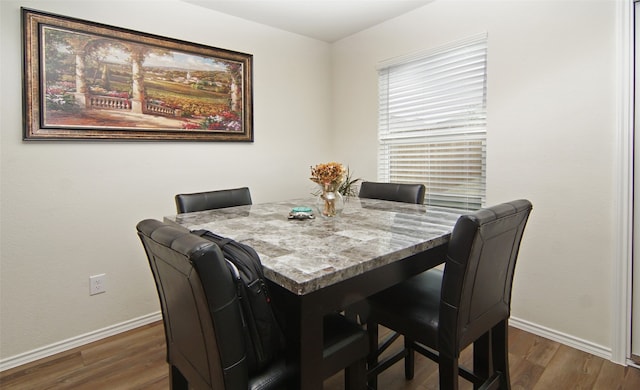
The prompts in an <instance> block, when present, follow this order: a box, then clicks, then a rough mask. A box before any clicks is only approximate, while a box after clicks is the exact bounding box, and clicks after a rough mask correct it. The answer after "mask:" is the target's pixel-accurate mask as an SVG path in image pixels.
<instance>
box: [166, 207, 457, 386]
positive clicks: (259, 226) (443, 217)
mask: <svg viewBox="0 0 640 390" xmlns="http://www.w3.org/2000/svg"><path fill="white" fill-rule="evenodd" d="M315 202H316V201H315V200H314V199H312V198H301V199H292V200H286V201H277V202H267V203H257V204H252V205H246V206H236V207H228V208H222V209H214V210H206V211H199V212H193V213H184V214H177V215H171V216H167V217H165V218H164V220H165V222H168V223H174V224H178V225H180V226H182V227H184V228H186V229H189V230H200V229H206V230H209V231H211V232H214V233H216V234H218V235H221V236H224V237H228V238H231V239H233V240H236V241H239V242H241V243H244V244H247V245H249V246H251V247H252V248H253V249H255V250H256V252H257V253H258V254H259V256H260V260H261V262H262V265H263V270H264V276H265V278H267V279H268V281H269V282H270V283H269V286H270V292H271V294H272V296H273V299H274V301H275V300H278V301H279V304H280V305H282V306H283V307H285V308H286V311H285V312H286V329H285V336H286V338H287V351H288V352H287V353H288V355H287V358H288V359H291V361H294V362H297V364H298V365H299V368H300V370H299V376H298V381H299V383H298V385H299V386H298V387H297V388H299V389H301V390H319V389H322V384H323V380H324V379H325V378H323V376H322V373H321V372H320V371H321V370H319V369H318V367H321V366H322V358H323V357H322V352H323V318H324V316H326V315H327V314H330V313H335V312H339V311H342V310H345V309H348V308H349V307H351V306H352V305H354V304H357V303H359V302H362V301H363V300H364V299H366V298H367V297H368V296H371V295H373V294H375V293H377V292H379V291H382V290H384V289H386V288H388V287H390V286H393V285H394V284H397V283H400V282H402V281H404V280H406V279H408V278H410V277H412V276H415V275H417V274H419V273H421V272H424V271H426V270H428V269H430V268H433V267H436V266H438V265H440V264H442V263H443V262H444V259H445V255H446V249H447V243H448V241H449V237H450V234H451V231H452V229H453V226H454V224H455V222H456V220H457V219H458V217H459V216H460V215H461V211H460V210H455V209H448V208H443V207H434V206H427V205H421V204H410V203H401V202H393V201H386V200H378V199H365V198H357V197H349V198H346V201H345V204H344V208H343V209H342V211H341V212H340V214H338V215H337V216H334V217H322V216H321V215H320V214H319V213H317V212H316V213H314V214H315V215H314V218H303V219H299V218H292V215H295V213H294V214H292V213H291V212H292V210H293V209H294V208H295V209H297V210H300V209H299V208H300V207H303V208H305V207H309V208H311V209H313V208H314V206H315ZM303 217H304V215H303Z"/></svg>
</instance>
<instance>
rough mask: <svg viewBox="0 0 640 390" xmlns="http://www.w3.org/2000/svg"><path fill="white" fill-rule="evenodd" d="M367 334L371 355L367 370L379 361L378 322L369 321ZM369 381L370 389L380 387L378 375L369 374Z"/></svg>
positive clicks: (374, 389)
mask: <svg viewBox="0 0 640 390" xmlns="http://www.w3.org/2000/svg"><path fill="white" fill-rule="evenodd" d="M367 334H368V336H369V356H368V357H367V370H370V369H371V368H373V367H375V366H376V364H377V363H378V324H376V323H375V322H371V321H367ZM367 383H368V386H369V389H370V390H377V389H378V376H377V375H372V376H370V377H369V376H367Z"/></svg>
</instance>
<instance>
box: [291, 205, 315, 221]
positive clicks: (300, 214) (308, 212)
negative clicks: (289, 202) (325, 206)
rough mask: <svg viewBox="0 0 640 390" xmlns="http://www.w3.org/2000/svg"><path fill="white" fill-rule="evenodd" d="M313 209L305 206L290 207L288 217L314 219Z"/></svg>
mask: <svg viewBox="0 0 640 390" xmlns="http://www.w3.org/2000/svg"><path fill="white" fill-rule="evenodd" d="M314 218H315V215H313V209H312V208H311V207H307V206H298V207H294V208H292V209H291V211H290V212H289V219H314Z"/></svg>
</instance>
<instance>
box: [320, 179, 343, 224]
mask: <svg viewBox="0 0 640 390" xmlns="http://www.w3.org/2000/svg"><path fill="white" fill-rule="evenodd" d="M339 187H340V184H335V183H328V184H321V185H320V190H321V193H320V195H318V202H317V208H318V214H320V215H321V216H323V217H326V218H331V217H335V216H337V215H339V214H340V212H341V211H342V209H343V208H344V198H343V197H342V194H341V193H340V192H338V188H339Z"/></svg>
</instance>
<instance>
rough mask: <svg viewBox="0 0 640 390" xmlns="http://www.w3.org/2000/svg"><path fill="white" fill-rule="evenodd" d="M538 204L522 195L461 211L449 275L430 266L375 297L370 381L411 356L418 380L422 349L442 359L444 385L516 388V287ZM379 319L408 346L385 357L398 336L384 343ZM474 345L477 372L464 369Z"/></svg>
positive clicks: (409, 364)
mask: <svg viewBox="0 0 640 390" xmlns="http://www.w3.org/2000/svg"><path fill="white" fill-rule="evenodd" d="M531 209H532V206H531V203H530V202H529V201H527V200H516V201H513V202H509V203H503V204H500V205H497V206H494V207H490V208H486V209H482V210H479V211H477V212H474V213H472V214H469V215H464V216H461V217H460V218H459V219H458V221H457V222H456V225H455V227H454V229H453V232H452V234H451V240H450V242H449V246H448V250H447V256H446V261H445V267H444V272H442V271H440V270H435V269H434V270H430V271H427V272H423V273H422V274H420V275H418V276H415V277H413V278H411V279H409V280H407V281H406V282H403V283H400V284H399V285H396V286H393V287H391V288H389V289H387V290H384V291H382V292H380V293H378V294H376V295H374V296H372V297H370V298H369V299H368V300H367V302H368V304H369V312H368V320H367V329H368V331H369V338H370V339H369V341H370V349H371V351H372V352H371V353H370V357H369V361H368V364H369V365H368V370H369V371H368V372H369V386H370V388H373V389H375V388H377V375H378V374H380V373H381V372H382V371H383V370H385V369H386V368H388V367H389V366H391V365H392V364H394V363H396V362H398V361H399V360H402V358H404V359H405V376H406V378H407V379H412V377H413V369H414V367H413V364H414V363H413V359H414V351H417V352H419V353H421V354H423V355H425V356H427V357H428V358H430V359H432V360H434V361H436V362H438V365H439V375H440V377H439V380H440V389H443V390H450V389H454V390H455V389H458V375H460V376H462V377H463V378H465V379H467V380H469V381H471V382H472V383H473V384H474V388H476V389H478V388H483V389H484V388H502V389H509V388H510V381H509V355H508V342H507V327H508V318H509V316H510V311H511V286H512V282H513V275H514V270H515V265H516V260H517V257H518V251H519V248H520V242H521V239H522V235H523V232H524V228H525V225H526V223H527V220H528V217H529V214H530V212H531ZM378 324H380V325H383V326H385V327H387V328H389V329H391V330H393V331H396V332H398V333H400V334H402V335H403V336H404V348H403V349H402V350H401V351H400V352H398V353H396V354H394V355H392V356H390V357H388V358H387V359H386V360H384V361H382V362H379V361H378V358H379V356H380V354H381V353H382V352H383V350H384V349H387V348H388V347H389V346H390V344H391V342H392V341H393V338H394V337H395V336H392V338H391V340H386V341H385V342H382V343H380V344H378V342H379V340H378ZM472 343H473V344H474V346H473V352H474V358H473V365H474V367H473V371H469V370H466V369H464V368H462V367H459V366H458V357H459V355H460V352H461V351H462V350H463V349H464V348H466V347H467V346H469V345H470V344H472Z"/></svg>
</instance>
